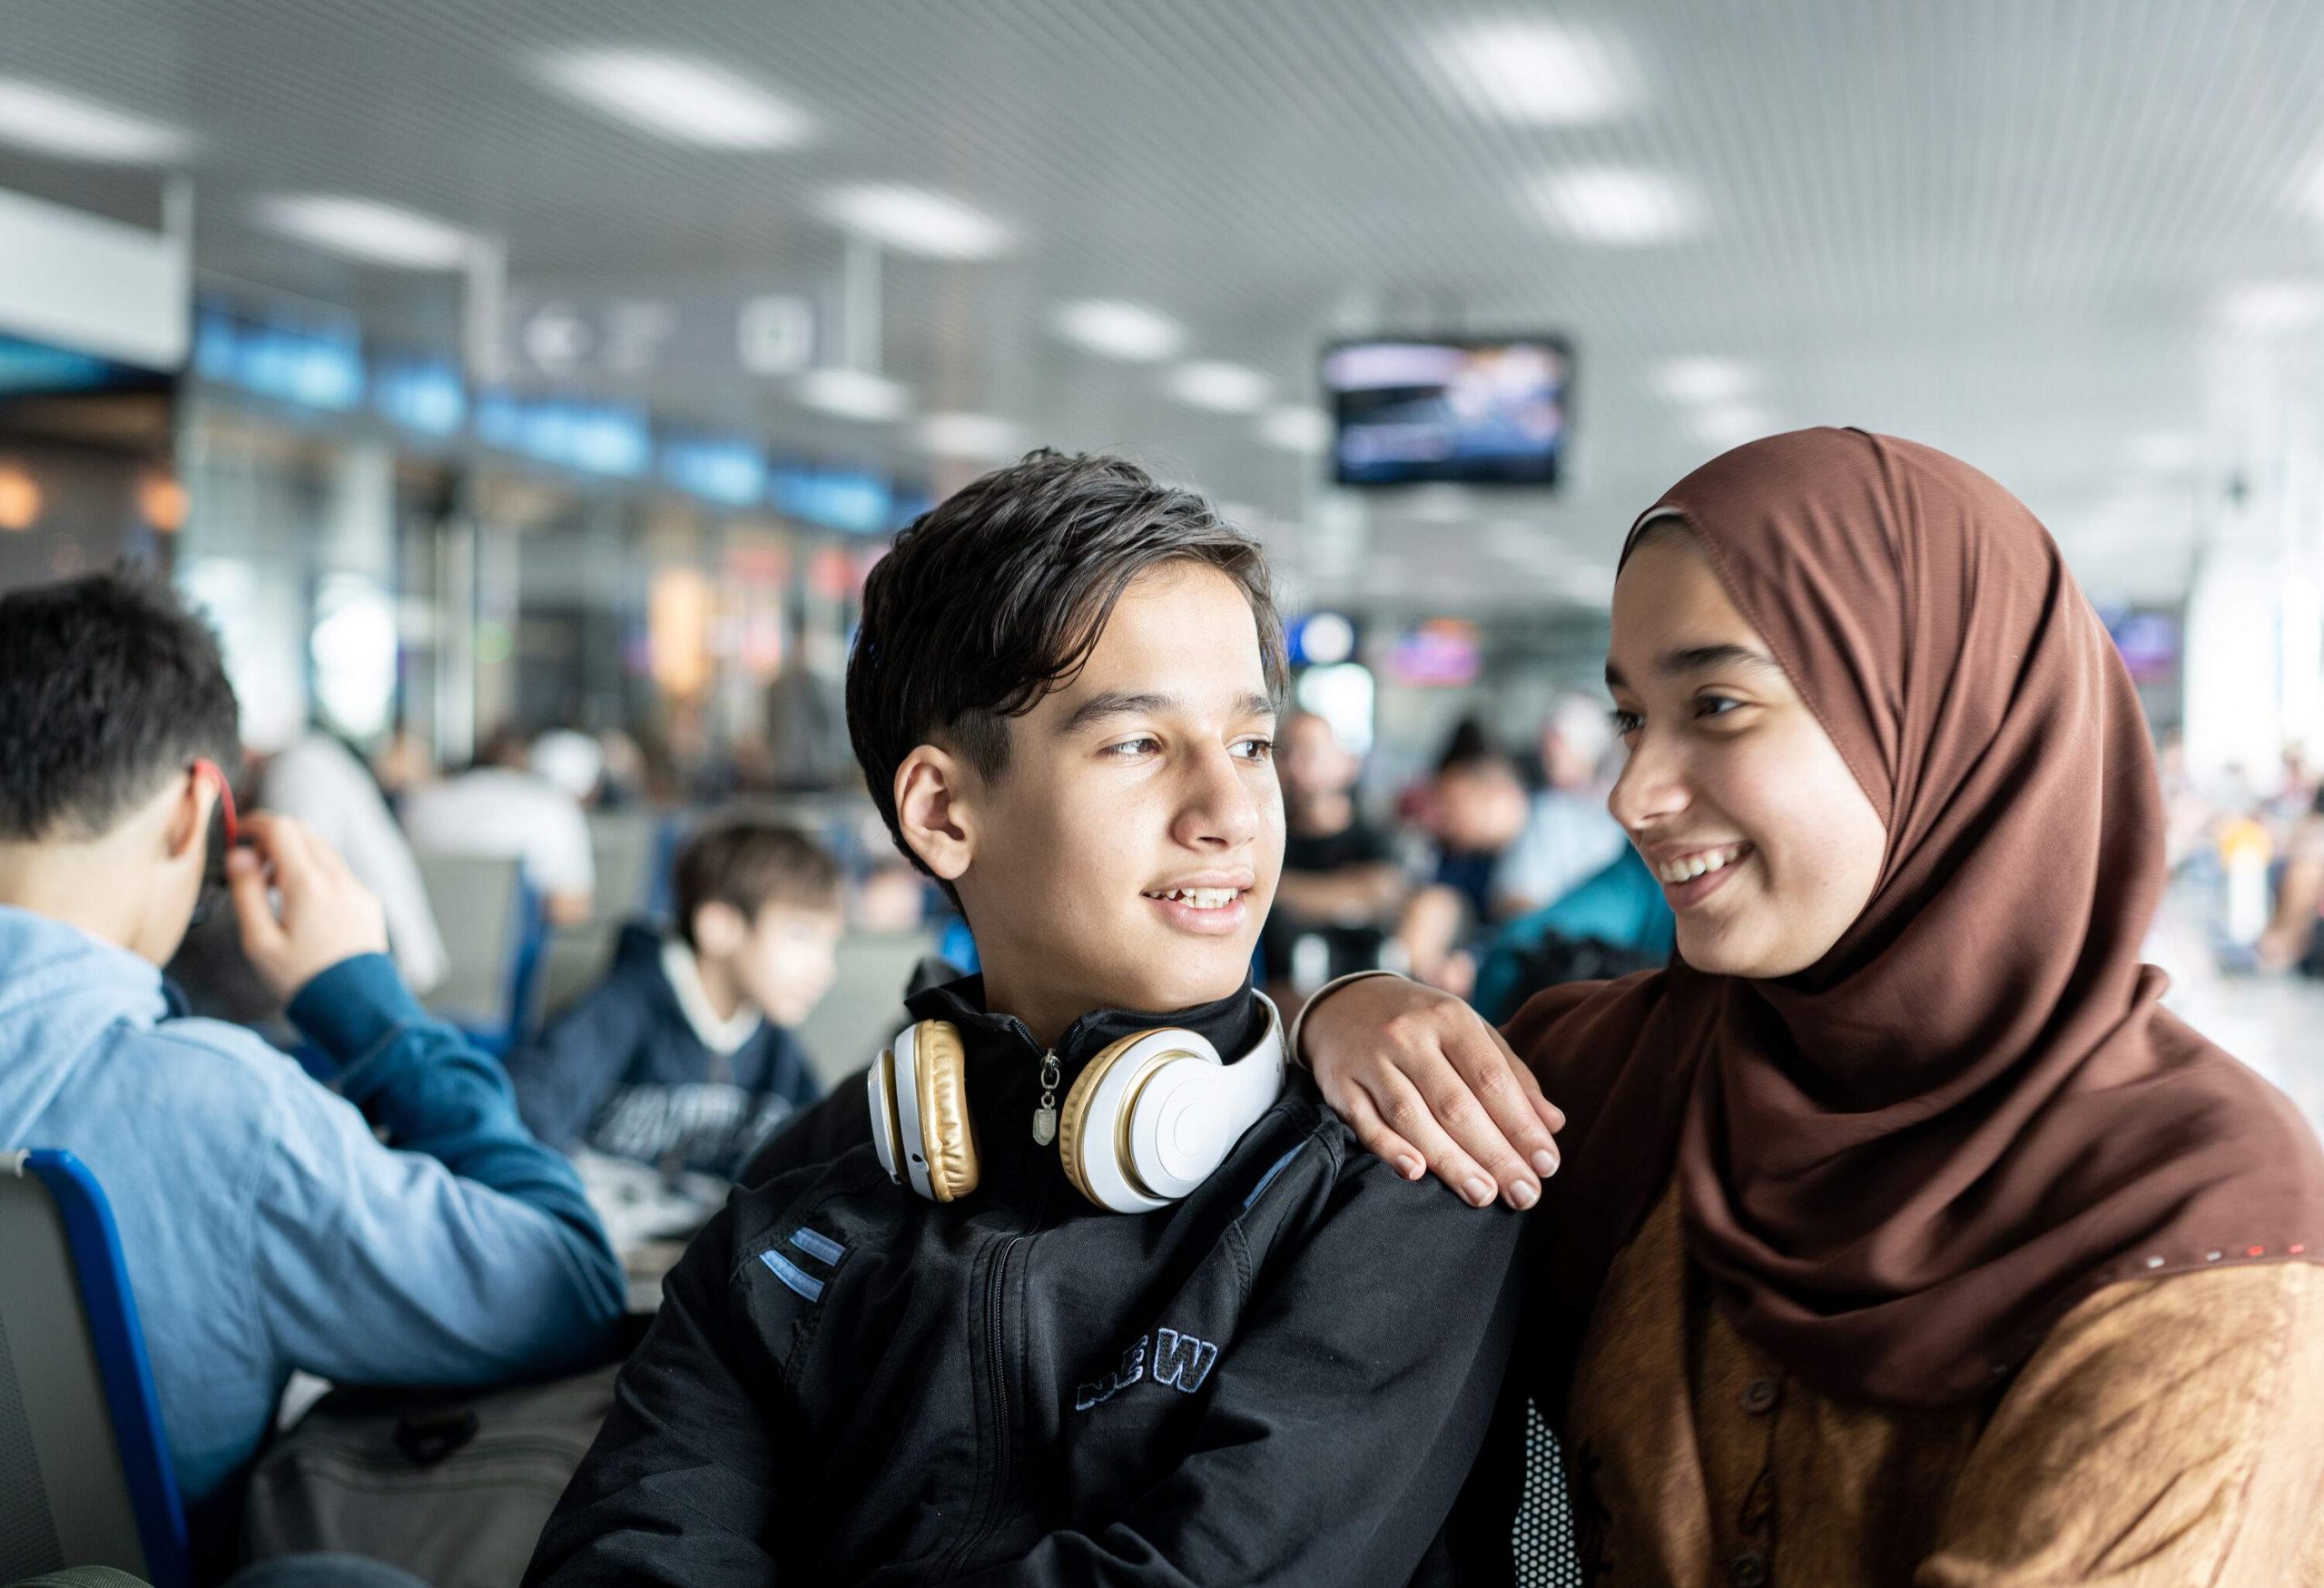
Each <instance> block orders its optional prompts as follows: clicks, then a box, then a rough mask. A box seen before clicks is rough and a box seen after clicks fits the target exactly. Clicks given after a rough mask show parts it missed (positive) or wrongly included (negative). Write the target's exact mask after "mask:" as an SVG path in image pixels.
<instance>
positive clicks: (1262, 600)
mask: <svg viewBox="0 0 2324 1588" xmlns="http://www.w3.org/2000/svg"><path fill="white" fill-rule="evenodd" d="M1170 562H1189V563H1196V564H1199V565H1201V566H1203V567H1213V568H1216V569H1217V570H1218V571H1219V572H1220V573H1223V574H1225V575H1226V577H1228V578H1231V579H1233V580H1234V581H1235V583H1236V585H1238V586H1239V587H1241V588H1242V591H1243V595H1244V597H1245V598H1246V600H1248V601H1249V602H1250V604H1251V616H1253V618H1254V619H1256V622H1257V624H1258V630H1259V654H1260V656H1261V657H1262V658H1263V660H1264V663H1265V668H1266V681H1267V689H1268V692H1269V693H1270V694H1272V695H1275V696H1276V697H1278V698H1280V697H1281V695H1282V694H1283V683H1284V670H1285V664H1284V653H1283V626H1282V623H1281V621H1280V619H1278V617H1277V616H1276V615H1275V597H1274V593H1273V591H1272V590H1271V588H1270V587H1269V586H1268V582H1267V567H1266V561H1265V557H1263V556H1262V555H1261V553H1260V550H1259V547H1258V544H1257V543H1256V541H1254V540H1252V539H1251V538H1249V537H1247V536H1246V535H1244V534H1243V533H1242V532H1241V531H1239V530H1237V529H1236V528H1234V527H1233V526H1232V525H1230V524H1228V523H1227V522H1226V520H1224V519H1222V518H1219V516H1218V514H1217V512H1216V510H1215V509H1213V508H1212V507H1211V505H1210V504H1209V503H1208V502H1207V501H1206V500H1204V499H1203V498H1201V497H1200V496H1199V495H1197V494H1196V493H1195V492H1193V491H1190V490H1183V489H1180V488H1177V487H1175V486H1167V485H1162V484H1158V483H1157V482H1156V480H1155V479H1154V478H1153V477H1152V476H1150V475H1148V474H1147V472H1146V471H1145V470H1144V469H1140V468H1138V467H1137V465H1136V464H1135V463H1132V462H1130V461H1129V460H1128V459H1123V458H1116V457H1110V456H1108V455H1107V454H1104V453H1096V452H1090V453H1079V454H1074V455H1068V454H1065V453H1060V452H1053V451H1049V450H1048V449H1042V450H1040V451H1037V452H1029V453H1027V454H1026V455H1025V457H1024V458H1023V459H1022V460H1020V461H1019V462H1017V463H1014V464H1011V465H1010V466H1009V467H1008V468H1006V469H995V470H994V471H993V472H991V473H990V474H988V475H985V476H984V477H983V478H980V479H976V480H971V481H970V483H969V484H967V485H965V486H963V487H961V488H960V489H959V490H957V491H955V492H953V493H952V494H951V495H950V496H949V497H947V498H944V500H942V501H941V502H939V503H938V504H937V505H936V506H935V507H934V508H931V509H930V510H929V511H928V512H926V513H923V514H921V517H920V518H918V519H917V520H915V521H914V522H913V523H912V525H911V528H908V529H906V530H905V531H904V532H903V533H902V534H901V535H899V536H897V537H896V543H895V545H894V547H892V548H891V549H890V551H889V552H888V555H887V556H885V557H881V559H880V561H879V563H878V564H877V565H875V566H874V567H872V575H871V577H870V578H869V579H867V580H866V581H865V582H864V587H863V621H862V627H861V628H860V629H859V630H858V631H857V634H856V640H855V652H854V655H852V656H850V657H849V658H848V664H847V730H848V735H849V736H850V737H851V738H852V740H853V741H854V744H855V759H856V760H857V762H858V763H860V764H862V768H863V776H864V781H865V782H866V783H868V784H870V785H871V792H872V803H873V804H876V805H878V806H879V807H880V814H881V818H882V819H883V820H885V821H886V823H887V824H888V833H889V836H890V837H891V838H893V839H894V840H895V843H896V847H897V848H898V849H900V850H901V851H903V853H904V856H905V858H907V859H908V860H910V861H911V863H912V864H914V865H915V866H918V867H919V868H920V869H921V871H923V872H925V871H927V870H928V867H927V865H926V863H923V862H922V861H921V858H920V856H919V855H918V854H917V853H913V851H912V847H911V844H909V843H905V842H904V839H903V833H902V832H901V830H900V829H899V827H898V826H897V823H896V799H895V780H896V768H897V767H898V766H900V765H901V764H903V759H904V757H905V756H907V755H911V752H912V751H913V750H914V749H916V748H918V747H919V746H920V745H931V744H932V745H939V746H940V747H942V748H944V749H946V750H950V751H951V752H952V753H953V754H955V755H959V756H960V757H961V758H962V759H963V760H965V761H967V762H968V764H970V766H972V767H974V768H975V769H976V771H977V774H978V775H979V776H980V777H986V778H991V777H996V776H998V775H1000V773H1001V772H1002V771H1003V770H1005V769H1006V768H1007V766H1008V764H1009V729H1008V724H1007V722H1006V720H1005V719H1007V718H1009V717H1013V716H1022V715H1025V714H1026V713H1027V712H1029V711H1030V710H1032V709H1033V707H1034V706H1035V705H1038V704H1039V702H1040V700H1041V697H1042V696H1044V695H1047V694H1049V692H1050V691H1051V690H1053V689H1055V688H1057V687H1059V686H1061V685H1063V684H1065V683H1068V681H1070V680H1071V678H1072V677H1073V676H1074V675H1075V674H1076V673H1078V672H1079V671H1080V669H1081V667H1082V666H1083V664H1084V663H1086V662H1087V661H1088V659H1089V653H1090V652H1091V651H1092V650H1094V649H1095V648H1096V647H1097V644H1098V636H1099V635H1100V634H1101V633H1102V632H1103V630H1104V628H1105V626H1106V619H1107V618H1108V616H1111V615H1112V613H1113V609H1114V603H1115V602H1117V601H1118V600H1119V599H1120V598H1121V594H1122V591H1123V590H1125V589H1127V588H1128V586H1129V584H1130V581H1131V580H1133V579H1135V578H1137V576H1138V575H1140V574H1142V573H1145V572H1146V571H1147V570H1148V569H1149V568H1153V567H1159V566H1160V565H1162V564H1164V563H1170ZM946 891H947V892H948V893H949V892H950V887H949V886H948V887H947V889H946Z"/></svg>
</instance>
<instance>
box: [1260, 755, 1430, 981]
mask: <svg viewBox="0 0 2324 1588" xmlns="http://www.w3.org/2000/svg"><path fill="white" fill-rule="evenodd" d="M1276 742H1277V745H1278V747H1279V748H1278V754H1277V757H1276V769H1277V774H1278V776H1279V778H1280V779H1281V782H1282V784H1283V809H1284V822H1285V837H1284V849H1283V881H1282V883H1281V885H1280V886H1279V887H1278V888H1277V889H1276V892H1275V912H1274V913H1273V914H1272V915H1271V916H1270V917H1269V918H1268V921H1267V923H1266V931H1265V932H1264V933H1263V934H1262V935H1261V937H1260V957H1261V961H1262V962H1263V963H1264V964H1265V970H1266V979H1267V981H1269V982H1270V983H1271V984H1275V985H1278V986H1309V985H1320V984H1321V983H1322V982H1323V981H1326V980H1329V979H1330V978H1331V977H1332V976H1335V975H1339V974H1341V973H1343V972H1346V971H1349V970H1354V969H1357V968H1358V966H1357V965H1356V964H1355V963H1354V962H1353V961H1354V960H1364V961H1367V962H1375V963H1376V962H1377V952H1376V951H1377V947H1378V945H1379V944H1380V943H1381V942H1384V940H1385V937H1386V928H1387V926H1388V925H1389V923H1390V922H1392V921H1393V916H1394V912H1395V910H1396V909H1397V907H1398V906H1399V905H1400V904H1401V903H1402V902H1403V897H1404V892H1405V883H1404V873H1403V868H1402V867H1401V866H1399V865H1398V864H1397V863H1396V861H1395V856H1394V852H1393V847H1392V846H1391V844H1390V843H1389V840H1388V836H1387V834H1385V833H1381V832H1380V831H1378V830H1377V829H1375V828H1374V827H1372V826H1370V825H1368V824H1366V823H1365V822H1364V818H1363V816H1362V814H1361V813H1359V812H1358V811H1357V809H1356V804H1355V793H1354V791H1355V782H1356V777H1357V775H1358V774H1359V773H1361V771H1362V770H1363V764H1362V763H1361V762H1359V761H1358V760H1357V759H1356V757H1355V756H1354V755H1350V754H1349V753H1348V752H1347V750H1346V749H1345V748H1344V746H1343V745H1341V744H1340V742H1339V736H1338V735H1336V734H1334V732H1333V731H1332V725H1331V724H1330V723H1329V722H1327V721H1325V720H1324V718H1323V717H1320V716H1318V715H1315V713H1314V712H1308V711H1295V712H1293V713H1292V714H1291V715H1288V716H1286V717H1285V718H1284V720H1283V725H1282V728H1281V731H1280V733H1279V735H1278V737H1277V741H1276ZM1303 941H1305V942H1307V943H1309V944H1311V945H1312V944H1318V943H1321V944H1324V945H1326V954H1327V956H1328V964H1327V965H1324V966H1316V967H1315V968H1313V969H1312V970H1311V969H1310V968H1308V967H1307V966H1306V965H1305V964H1304V963H1298V964H1295V960H1304V958H1305V955H1304V954H1303V953H1302V952H1301V943H1302V942H1303Z"/></svg>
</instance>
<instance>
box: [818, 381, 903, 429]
mask: <svg viewBox="0 0 2324 1588" xmlns="http://www.w3.org/2000/svg"><path fill="white" fill-rule="evenodd" d="M792 393H793V396H795V397H797V398H798V399H799V400H800V401H801V402H803V403H805V404H806V405H807V406H808V407H809V408H812V409H820V410H822V412H824V413H828V414H835V415H837V416H838V417H839V418H841V419H863V420H866V421H869V422H871V423H874V424H878V423H882V422H885V421H886V420H889V419H901V418H902V417H903V415H904V413H905V411H906V410H907V409H910V408H911V389H910V388H909V387H907V386H905V385H904V384H903V383H902V382H901V381H900V380H887V379H885V378H883V377H881V376H878V375H873V374H871V373H868V372H867V371H865V370H842V369H836V368H834V369H828V370H808V371H807V372H806V373H805V374H804V375H802V376H800V377H799V380H798V382H797V384H795V385H794V386H793V388H792Z"/></svg>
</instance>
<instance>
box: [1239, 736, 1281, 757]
mask: <svg viewBox="0 0 2324 1588" xmlns="http://www.w3.org/2000/svg"><path fill="white" fill-rule="evenodd" d="M1235 748H1236V750H1237V751H1238V752H1240V753H1241V755H1242V756H1243V758H1244V759H1245V760H1246V761H1272V760H1274V759H1275V741H1274V740H1273V739H1266V738H1257V739H1242V740H1238V741H1236V745H1235Z"/></svg>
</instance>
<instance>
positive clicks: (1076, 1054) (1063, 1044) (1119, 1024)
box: [904, 976, 1266, 1077]
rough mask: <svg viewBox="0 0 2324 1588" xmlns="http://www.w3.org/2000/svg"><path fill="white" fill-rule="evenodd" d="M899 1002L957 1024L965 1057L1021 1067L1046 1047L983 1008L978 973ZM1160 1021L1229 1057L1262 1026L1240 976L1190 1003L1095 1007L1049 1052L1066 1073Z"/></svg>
mask: <svg viewBox="0 0 2324 1588" xmlns="http://www.w3.org/2000/svg"><path fill="white" fill-rule="evenodd" d="M904 1007H905V1009H906V1010H908V1011H910V1012H911V1017H912V1019H914V1020H916V1021H922V1020H940V1021H950V1022H951V1023H952V1024H953V1025H955V1026H958V1027H959V1028H960V1037H961V1041H962V1042H963V1043H964V1044H965V1045H966V1046H967V1048H968V1050H969V1052H970V1055H971V1056H972V1057H981V1056H985V1055H990V1056H992V1057H994V1058H998V1059H1002V1060H1008V1059H1011V1058H1018V1059H1022V1060H1025V1061H1026V1063H1027V1065H1028V1066H1031V1065H1034V1064H1038V1062H1039V1060H1040V1059H1041V1057H1042V1056H1043V1053H1044V1052H1045V1051H1046V1050H1044V1049H1043V1048H1042V1047H1041V1045H1040V1044H1039V1042H1037V1041H1034V1040H1033V1033H1032V1032H1031V1031H1029V1029H1027V1027H1026V1025H1025V1022H1024V1021H1020V1020H1019V1019H1018V1018H1017V1017H1016V1016H1015V1015H1013V1014H994V1013H991V1012H990V1011H988V1010H987V1009H986V1008H985V1000H984V978H983V977H982V976H967V977H963V978H962V979H960V981H947V982H945V983H944V984H943V985H942V986H940V987H931V988H929V989H928V990H927V991H923V992H919V993H915V994H914V995H913V996H912V997H911V999H910V1000H908V1001H906V1003H905V1005H904ZM1166 1026H1167V1027H1175V1028H1177V1029H1178V1030H1180V1031H1192V1032H1194V1033H1195V1034H1196V1036H1198V1037H1201V1038H1203V1039H1204V1040H1205V1041H1208V1042H1209V1043H1210V1045H1211V1046H1212V1047H1213V1048H1216V1050H1218V1055H1219V1057H1220V1058H1222V1059H1224V1060H1226V1061H1227V1062H1228V1063H1230V1064H1232V1063H1233V1062H1234V1061H1235V1060H1237V1059H1239V1058H1241V1057H1242V1056H1243V1055H1244V1054H1245V1053H1246V1052H1248V1051H1249V1050H1251V1049H1253V1048H1255V1047H1256V1046H1257V1045H1258V1042H1259V1039H1260V1038H1261V1037H1262V1036H1264V1035H1265V1033H1266V1010H1265V1006H1264V1005H1262V1004H1261V1003H1260V1002H1259V999H1258V995H1257V993H1256V991H1254V990H1253V988H1252V986H1251V983H1249V982H1248V981H1246V982H1245V983H1243V985H1242V986H1241V987H1240V988H1238V989H1236V991H1233V992H1230V993H1228V994H1227V995H1226V997H1225V998H1221V999H1218V1000H1216V1001H1213V1002H1210V1003H1198V1004H1196V1005H1195V1006H1194V1007H1193V1008H1191V1009H1177V1010H1170V1011H1165V1012H1162V1013H1158V1014H1157V1013H1147V1012H1141V1011H1136V1010H1122V1009H1095V1010H1091V1011H1089V1012H1088V1013H1087V1014H1085V1015H1083V1016H1081V1018H1080V1019H1078V1020H1077V1021H1074V1022H1073V1023H1072V1024H1071V1025H1070V1026H1068V1027H1067V1028H1066V1031H1065V1035H1064V1036H1062V1037H1060V1038H1059V1039H1058V1043H1057V1056H1058V1059H1059V1062H1060V1065H1061V1066H1062V1068H1063V1070H1065V1073H1066V1074H1067V1075H1068V1077H1069V1076H1071V1075H1073V1074H1075V1073H1077V1072H1078V1071H1079V1070H1080V1069H1081V1067H1082V1066H1083V1065H1085V1064H1087V1063H1088V1061H1089V1060H1092V1059H1094V1058H1096V1057H1097V1056H1098V1053H1099V1052H1100V1051H1102V1050H1104V1049H1106V1048H1107V1047H1108V1046H1109V1045H1111V1044H1112V1043H1114V1042H1118V1041H1120V1040H1121V1039H1122V1038H1124V1037H1130V1036H1136V1035H1137V1033H1138V1032H1140V1031H1155V1030H1157V1029H1159V1028H1162V1027H1166Z"/></svg>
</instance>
